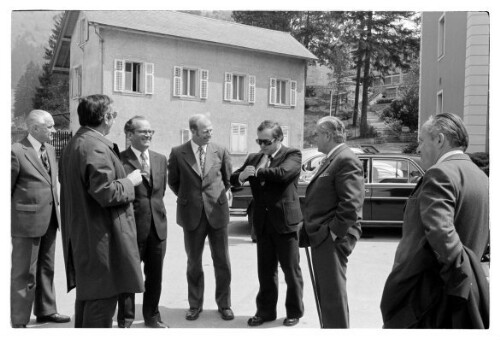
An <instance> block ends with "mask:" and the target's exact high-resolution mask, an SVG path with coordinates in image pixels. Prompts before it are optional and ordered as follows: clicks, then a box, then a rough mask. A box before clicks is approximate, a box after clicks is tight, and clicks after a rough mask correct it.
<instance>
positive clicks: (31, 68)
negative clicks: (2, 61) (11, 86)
mask: <svg viewBox="0 0 500 340" xmlns="http://www.w3.org/2000/svg"><path fill="white" fill-rule="evenodd" d="M41 72H42V71H41V69H40V66H39V65H37V64H35V63H34V62H32V61H31V62H29V64H28V65H27V66H26V70H25V72H24V74H23V75H22V76H21V78H20V79H19V81H18V83H17V86H16V90H15V95H14V117H15V118H17V119H19V118H23V117H24V116H25V115H26V114H28V113H29V112H30V111H31V110H32V109H33V97H34V96H35V92H36V87H37V86H38V84H39V81H38V77H39V76H40V73H41Z"/></svg>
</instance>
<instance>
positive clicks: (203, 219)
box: [168, 114, 234, 320]
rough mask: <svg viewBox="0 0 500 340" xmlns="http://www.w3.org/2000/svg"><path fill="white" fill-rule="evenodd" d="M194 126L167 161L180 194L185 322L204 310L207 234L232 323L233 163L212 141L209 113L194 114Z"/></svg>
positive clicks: (220, 299)
mask: <svg viewBox="0 0 500 340" xmlns="http://www.w3.org/2000/svg"><path fill="white" fill-rule="evenodd" d="M189 128H190V129H191V133H192V139H191V140H190V141H188V142H187V143H185V144H182V145H180V146H177V147H174V148H172V152H171V153H170V157H169V160H168V185H169V187H170V188H171V189H172V191H173V192H174V194H175V195H176V196H177V224H178V225H180V226H181V227H182V228H184V247H185V249H186V254H187V258H188V261H187V281H188V300H189V310H188V311H187V313H186V319H187V320H196V319H198V317H199V315H200V313H201V312H202V310H203V294H204V276H203V268H202V256H203V247H204V244H205V239H206V238H207V236H208V241H209V242H210V250H211V252H212V259H213V263H214V270H215V300H216V302H217V306H218V307H219V308H218V310H219V313H220V314H221V317H222V319H224V320H232V319H234V314H233V311H232V310H231V291H230V283H231V264H230V261H229V250H228V234H227V224H228V223H229V205H228V195H229V194H230V191H229V190H230V184H229V176H231V160H230V157H229V153H228V151H227V150H226V149H225V148H224V147H222V146H219V145H217V144H214V143H210V139H211V138H212V123H211V122H210V120H209V119H208V118H207V117H206V116H205V115H202V114H197V115H194V116H192V117H191V118H190V119H189Z"/></svg>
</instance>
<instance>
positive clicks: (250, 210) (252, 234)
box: [247, 204, 257, 242]
mask: <svg viewBox="0 0 500 340" xmlns="http://www.w3.org/2000/svg"><path fill="white" fill-rule="evenodd" d="M247 217H248V225H249V226H250V237H251V238H252V242H257V236H255V229H254V227H253V204H250V205H249V206H248V210H247Z"/></svg>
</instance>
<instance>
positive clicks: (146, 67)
mask: <svg viewBox="0 0 500 340" xmlns="http://www.w3.org/2000/svg"><path fill="white" fill-rule="evenodd" d="M127 64H131V67H132V70H131V72H130V73H131V74H132V77H131V79H132V82H133V81H134V78H135V79H136V81H138V82H139V86H138V87H139V90H138V91H134V90H132V88H133V86H132V87H131V89H130V90H128V89H126V86H127V84H126V83H127V70H126V69H127ZM134 65H139V66H140V68H139V70H138V71H136V70H134ZM113 70H114V71H113V92H118V93H122V94H130V95H152V94H154V64H153V63H149V62H146V61H143V60H138V59H115V60H114V68H113ZM136 73H138V75H136Z"/></svg>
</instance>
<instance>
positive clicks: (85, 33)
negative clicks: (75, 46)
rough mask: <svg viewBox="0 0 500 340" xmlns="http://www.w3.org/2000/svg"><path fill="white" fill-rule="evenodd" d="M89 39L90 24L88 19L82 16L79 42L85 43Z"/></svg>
mask: <svg viewBox="0 0 500 340" xmlns="http://www.w3.org/2000/svg"><path fill="white" fill-rule="evenodd" d="M87 40H89V26H88V24H87V19H85V18H82V19H81V20H80V34H79V43H80V45H83V44H85V43H86V42H87Z"/></svg>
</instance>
